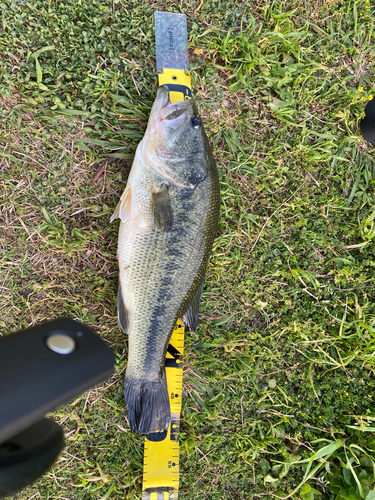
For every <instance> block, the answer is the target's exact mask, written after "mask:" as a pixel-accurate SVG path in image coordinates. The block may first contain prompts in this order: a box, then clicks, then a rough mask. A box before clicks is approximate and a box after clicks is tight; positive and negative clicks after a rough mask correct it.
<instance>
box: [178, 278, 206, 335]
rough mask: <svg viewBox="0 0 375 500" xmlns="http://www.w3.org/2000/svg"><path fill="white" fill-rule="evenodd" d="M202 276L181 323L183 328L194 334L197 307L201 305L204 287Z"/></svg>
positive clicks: (196, 324)
mask: <svg viewBox="0 0 375 500" xmlns="http://www.w3.org/2000/svg"><path fill="white" fill-rule="evenodd" d="M204 278H205V277H204V276H203V279H202V282H201V284H200V285H199V287H198V289H197V291H196V292H195V294H194V297H193V299H192V301H191V302H190V304H189V306H188V308H187V311H186V312H185V314H184V316H183V318H182V319H183V322H184V323H185V326H186V327H187V328H188V329H189V330H190V331H191V332H195V330H196V329H197V328H198V325H199V306H200V303H201V298H202V292H203V285H204Z"/></svg>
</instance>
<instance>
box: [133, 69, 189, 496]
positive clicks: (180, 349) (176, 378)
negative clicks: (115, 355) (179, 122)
mask: <svg viewBox="0 0 375 500" xmlns="http://www.w3.org/2000/svg"><path fill="white" fill-rule="evenodd" d="M159 85H167V86H168V88H169V96H170V101H171V102H172V103H173V102H178V101H184V100H185V99H190V98H191V81H190V76H189V75H186V74H185V71H184V70H181V69H177V70H176V69H166V68H164V70H163V73H160V74H159ZM184 334H185V328H184V325H183V323H182V321H181V320H178V321H177V324H176V326H175V329H174V330H173V333H172V338H171V340H170V341H169V346H168V351H167V356H166V359H165V371H166V376H167V386H168V394H169V402H170V405H171V423H170V425H169V428H168V430H167V431H165V432H164V433H163V432H160V433H155V434H153V435H152V436H150V437H151V438H152V440H150V439H148V438H147V437H146V438H145V448H144V461H143V485H142V500H177V498H178V487H179V483H180V447H179V435H180V413H181V402H182V361H183V354H184Z"/></svg>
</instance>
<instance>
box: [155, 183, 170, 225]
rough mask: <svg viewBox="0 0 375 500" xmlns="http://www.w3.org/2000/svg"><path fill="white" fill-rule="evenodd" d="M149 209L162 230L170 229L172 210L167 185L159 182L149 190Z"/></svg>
mask: <svg viewBox="0 0 375 500" xmlns="http://www.w3.org/2000/svg"><path fill="white" fill-rule="evenodd" d="M151 211H152V215H153V219H154V223H155V224H156V226H157V227H158V228H159V229H161V230H162V231H170V230H171V229H172V225H173V211H172V206H171V200H170V198H169V192H168V185H167V184H161V186H157V187H155V188H154V189H153V190H152V192H151Z"/></svg>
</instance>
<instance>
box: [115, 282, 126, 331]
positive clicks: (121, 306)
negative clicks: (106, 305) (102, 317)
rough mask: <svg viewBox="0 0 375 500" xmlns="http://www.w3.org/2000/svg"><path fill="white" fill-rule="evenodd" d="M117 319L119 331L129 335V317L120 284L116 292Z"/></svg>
mask: <svg viewBox="0 0 375 500" xmlns="http://www.w3.org/2000/svg"><path fill="white" fill-rule="evenodd" d="M117 317H118V322H119V324H120V326H121V330H122V331H123V332H124V333H127V334H129V315H128V311H127V310H126V307H125V303H124V299H123V296H122V291H121V284H120V282H119V284H118V290H117Z"/></svg>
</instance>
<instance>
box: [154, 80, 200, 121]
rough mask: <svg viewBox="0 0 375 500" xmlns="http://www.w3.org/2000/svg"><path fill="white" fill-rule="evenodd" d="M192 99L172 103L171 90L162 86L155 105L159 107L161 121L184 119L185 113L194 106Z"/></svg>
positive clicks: (158, 112)
mask: <svg viewBox="0 0 375 500" xmlns="http://www.w3.org/2000/svg"><path fill="white" fill-rule="evenodd" d="M193 102H194V101H193V100H192V99H187V100H186V101H179V102H174V103H171V100H170V95H169V89H168V87H167V86H166V85H162V86H161V87H159V88H158V93H157V96H156V100H155V105H157V110H155V111H157V114H158V117H159V120H160V121H163V120H169V121H172V120H175V119H176V118H179V117H182V115H183V114H184V113H186V112H187V110H188V109H190V108H191V106H192V105H193Z"/></svg>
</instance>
